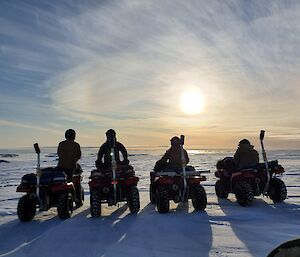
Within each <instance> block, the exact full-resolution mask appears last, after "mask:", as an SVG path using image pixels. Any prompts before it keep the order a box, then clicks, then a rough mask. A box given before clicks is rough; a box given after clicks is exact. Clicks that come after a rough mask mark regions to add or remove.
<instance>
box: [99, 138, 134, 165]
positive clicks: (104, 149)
mask: <svg viewBox="0 0 300 257" xmlns="http://www.w3.org/2000/svg"><path fill="white" fill-rule="evenodd" d="M110 151H111V148H110V145H109V142H107V141H106V142H105V143H104V144H103V145H101V147H100V149H99V152H98V159H97V161H96V167H97V168H98V169H99V168H108V167H111V161H112V160H111V155H110ZM120 152H121V154H122V156H123V160H122V161H121V159H120ZM115 158H116V162H117V165H120V164H126V165H127V164H128V163H129V161H128V154H127V150H126V148H125V146H124V145H123V144H121V143H120V142H116V145H115ZM102 159H103V160H102Z"/></svg>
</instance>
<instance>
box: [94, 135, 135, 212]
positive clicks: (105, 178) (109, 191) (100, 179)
mask: <svg viewBox="0 0 300 257" xmlns="http://www.w3.org/2000/svg"><path fill="white" fill-rule="evenodd" d="M111 145H112V147H111V156H112V167H111V168H106V169H101V170H93V171H92V172H91V176H90V182H89V186H90V195H91V196H90V204H91V208H90V211H91V216H92V217H99V216H100V215H101V204H102V203H107V204H108V206H112V205H117V204H118V203H119V202H127V203H128V206H129V210H130V212H131V213H134V214H136V213H138V212H139V210H140V197H139V191H138V188H137V183H138V181H139V178H138V177H136V176H135V172H134V170H133V167H132V166H131V165H117V163H116V160H115V155H114V153H115V151H114V146H115V141H114V142H111Z"/></svg>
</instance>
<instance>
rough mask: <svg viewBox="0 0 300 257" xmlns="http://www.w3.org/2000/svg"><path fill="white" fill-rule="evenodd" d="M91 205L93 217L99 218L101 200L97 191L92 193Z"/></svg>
mask: <svg viewBox="0 0 300 257" xmlns="http://www.w3.org/2000/svg"><path fill="white" fill-rule="evenodd" d="M90 205H91V207H90V212H91V216H92V217H93V218H94V217H99V216H100V215H101V198H100V195H99V193H98V192H97V191H96V190H94V191H92V192H91V196H90Z"/></svg>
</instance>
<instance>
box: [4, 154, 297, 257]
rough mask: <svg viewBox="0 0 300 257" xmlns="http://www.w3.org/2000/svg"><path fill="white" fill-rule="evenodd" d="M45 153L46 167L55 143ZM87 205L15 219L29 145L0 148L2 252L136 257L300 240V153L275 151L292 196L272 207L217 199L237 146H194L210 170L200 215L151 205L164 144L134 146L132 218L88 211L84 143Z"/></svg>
mask: <svg viewBox="0 0 300 257" xmlns="http://www.w3.org/2000/svg"><path fill="white" fill-rule="evenodd" d="M41 150H42V155H41V159H42V166H43V167H47V166H54V165H56V163H57V157H56V155H55V154H54V153H55V148H45V149H41ZM82 150H83V155H84V156H83V158H82V160H81V161H80V163H81V165H82V167H83V169H84V171H85V172H84V182H83V185H84V188H85V196H86V198H85V204H84V206H83V207H81V208H79V209H77V210H75V211H74V213H73V216H72V218H71V219H68V220H60V219H59V218H58V217H57V213H56V209H55V208H53V209H51V210H50V211H48V212H39V213H38V214H37V215H36V217H35V219H34V220H33V221H32V222H29V223H21V222H20V221H19V220H18V218H17V216H16V206H17V202H18V199H19V197H20V196H21V195H22V194H20V193H16V192H15V190H16V186H17V185H18V183H19V182H20V178H21V177H22V175H24V174H26V173H29V172H34V171H35V165H36V156H35V154H34V152H33V150H32V149H16V150H9V151H8V150H0V154H6V153H9V154H18V156H12V157H6V158H5V157H1V159H4V160H7V161H9V162H10V163H0V257H1V256H28V257H29V256H30V257H35V256H39V257H41V256H42V257H50V256H51V257H52V256H63V257H68V256H70V257H71V256H72V257H77V256H78V257H79V256H80V257H101V256H105V257H118V256H122V257H124V256H125V257H126V256H128V257H139V256H149V257H154V256H159V257H168V256H172V257H173V256H180V257H182V256H185V257H194V256H195V257H196V256H197V257H199V256H203V257H205V256H222V257H223V256H224V257H225V256H245V257H247V256H259V257H263V256H266V255H267V254H268V253H269V252H270V251H271V250H272V249H273V248H274V247H275V246H277V245H278V244H280V243H282V242H283V241H287V240H290V239H293V238H296V237H300V229H299V228H300V208H299V202H300V194H299V187H300V186H299V182H300V176H299V175H300V171H299V167H300V151H270V152H269V153H268V154H269V159H270V160H271V159H278V160H279V161H280V163H281V164H282V165H283V166H284V167H285V168H286V173H285V175H284V176H283V177H282V179H283V180H284V181H285V183H286V184H287V186H288V196H289V198H288V199H287V200H286V201H285V202H284V203H281V204H273V203H272V201H270V199H268V198H262V197H257V198H256V200H255V201H254V204H253V205H252V206H251V207H246V208H244V207H241V206H239V205H238V204H237V203H236V200H235V198H234V196H233V195H230V197H229V200H220V201H219V200H218V198H217V197H216V195H215V192H214V184H215V181H216V178H215V177H214V174H213V173H214V171H215V164H216V161H217V160H218V159H221V158H223V157H225V156H230V155H232V154H233V151H225V150H224V151H219V150H218V151H211V150H207V151H200V150H193V151H189V155H190V157H191V164H192V165H195V166H198V168H201V169H210V170H211V171H212V173H210V174H207V179H208V180H207V181H206V182H204V183H203V184H204V186H205V189H206V192H207V196H208V205H207V208H206V211H204V212H195V211H194V210H193V207H192V205H191V203H189V204H188V205H186V204H179V205H178V204H174V203H172V204H171V211H170V213H167V214H159V213H158V212H157V211H156V209H155V206H154V205H152V204H150V203H149V194H148V188H149V176H148V175H149V172H150V171H151V169H152V168H153V166H154V163H155V161H156V160H157V159H158V158H159V157H160V156H161V155H162V154H163V152H164V150H165V149H162V148H158V149H146V150H145V149H143V150H142V149H130V150H129V153H130V160H131V164H132V165H133V166H134V167H135V170H136V174H137V175H138V176H139V177H140V182H139V190H140V198H141V210H140V212H139V213H138V215H131V214H130V213H129V210H128V208H127V205H126V204H120V206H119V207H117V206H116V207H108V206H107V205H103V208H102V212H103V213H102V217H100V218H91V216H90V213H89V191H88V184H87V183H88V176H89V172H90V171H91V170H92V169H93V168H94V161H95V159H96V153H97V149H96V148H83V149H82Z"/></svg>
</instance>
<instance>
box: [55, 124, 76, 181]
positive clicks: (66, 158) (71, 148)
mask: <svg viewBox="0 0 300 257" xmlns="http://www.w3.org/2000/svg"><path fill="white" fill-rule="evenodd" d="M75 137H76V133H75V131H74V130H73V129H68V130H67V131H66V132H65V138H66V140H65V141H62V142H60V143H59V145H58V148H57V155H58V158H59V159H58V165H57V168H58V169H63V170H64V172H65V173H66V175H67V179H68V180H72V177H73V174H74V172H75V170H80V171H81V167H80V165H79V164H78V163H77V161H78V160H79V159H80V158H81V149H80V145H79V144H78V143H77V142H75ZM81 173H82V171H81Z"/></svg>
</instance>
